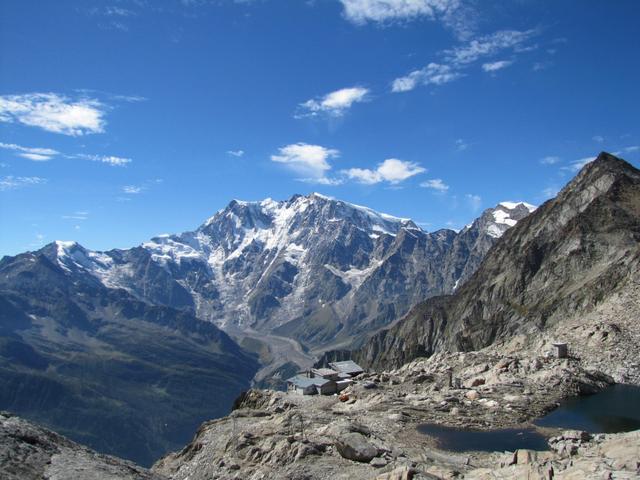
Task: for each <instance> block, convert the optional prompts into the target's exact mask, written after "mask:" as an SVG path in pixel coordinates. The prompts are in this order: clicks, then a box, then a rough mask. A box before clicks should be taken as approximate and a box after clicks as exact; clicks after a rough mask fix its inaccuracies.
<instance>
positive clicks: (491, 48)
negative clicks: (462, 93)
mask: <svg viewBox="0 0 640 480" xmlns="http://www.w3.org/2000/svg"><path fill="white" fill-rule="evenodd" d="M537 33H538V31H537V30H535V29H531V30H525V31H520V30H500V31H497V32H495V33H492V34H490V35H484V36H482V37H479V38H476V39H473V40H471V41H469V42H468V43H466V44H465V45H461V46H458V47H454V48H451V49H447V50H444V52H443V54H444V57H445V59H446V60H447V61H448V62H450V63H451V64H453V65H458V66H462V65H469V64H471V63H474V62H476V61H478V60H480V59H482V58H485V57H490V56H492V55H496V54H498V53H500V52H502V51H504V50H508V49H511V48H516V47H520V46H522V44H523V43H524V42H526V41H527V40H529V39H530V38H532V37H533V36H535V35H537Z"/></svg>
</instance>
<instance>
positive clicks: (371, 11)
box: [340, 0, 477, 38]
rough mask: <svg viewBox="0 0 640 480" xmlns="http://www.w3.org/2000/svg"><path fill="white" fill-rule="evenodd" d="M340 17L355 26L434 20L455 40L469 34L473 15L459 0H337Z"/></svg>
mask: <svg viewBox="0 0 640 480" xmlns="http://www.w3.org/2000/svg"><path fill="white" fill-rule="evenodd" d="M340 2H341V3H342V6H343V8H344V12H343V14H344V16H345V18H346V19H347V20H349V21H350V22H352V23H355V24H356V25H362V24H365V23H368V22H375V23H390V22H398V21H409V20H415V19H418V18H426V19H428V20H438V21H441V22H442V24H443V25H444V26H445V27H447V28H449V29H450V30H452V31H453V32H454V33H455V34H456V35H457V36H458V37H459V38H467V37H468V36H469V35H471V33H472V31H473V29H474V27H475V23H476V17H477V13H476V12H475V11H474V10H473V9H471V8H470V7H469V6H467V5H465V4H464V2H463V1H462V0H340Z"/></svg>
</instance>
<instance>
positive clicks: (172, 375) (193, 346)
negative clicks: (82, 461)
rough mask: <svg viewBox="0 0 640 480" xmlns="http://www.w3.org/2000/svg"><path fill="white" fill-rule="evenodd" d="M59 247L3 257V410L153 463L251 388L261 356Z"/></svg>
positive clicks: (80, 254) (0, 346) (0, 328)
mask: <svg viewBox="0 0 640 480" xmlns="http://www.w3.org/2000/svg"><path fill="white" fill-rule="evenodd" d="M48 248H49V249H51V248H52V247H48ZM75 248H77V249H78V251H76V252H74V254H75V255H77V258H79V259H82V258H83V256H84V255H86V252H85V251H81V250H79V249H80V248H81V247H79V246H78V247H75ZM50 254H51V252H47V251H46V250H45V251H42V252H38V253H35V254H33V253H26V254H22V255H18V256H16V257H13V258H4V259H3V260H2V261H0V305H1V306H2V308H1V313H0V409H6V410H11V411H13V412H15V413H18V414H20V415H22V416H24V417H26V418H29V419H32V420H36V421H38V422H40V423H42V424H44V425H47V426H49V427H51V428H55V429H56V431H59V432H60V433H62V434H64V435H67V436H69V437H70V438H73V439H74V440H77V441H80V442H82V443H84V444H87V445H89V446H91V447H92V448H95V449H97V450H99V451H101V452H106V453H110V454H116V455H118V456H121V457H125V458H129V459H132V460H135V461H136V462H138V463H141V464H146V465H149V464H150V463H151V462H152V461H153V460H154V459H155V458H157V457H158V456H160V455H161V454H163V453H164V452H166V451H168V450H170V449H174V448H176V447H178V446H180V445H181V444H183V443H184V442H186V441H187V440H188V439H189V438H190V437H191V434H192V432H193V431H194V429H195V428H196V427H197V425H199V424H200V423H201V422H202V421H204V420H205V419H208V418H211V417H216V416H221V415H224V414H225V413H227V412H228V409H229V406H230V405H231V403H232V401H233V399H234V398H235V396H236V395H237V394H238V392H240V391H241V390H243V389H246V387H248V385H249V381H250V380H251V378H252V377H253V375H254V373H255V371H256V370H257V361H256V360H255V359H254V357H252V356H250V355H249V354H247V353H246V352H244V351H243V350H242V349H241V348H240V347H238V345H237V344H235V343H234V342H233V341H232V340H231V339H230V338H229V337H228V336H227V335H226V334H224V333H223V332H221V331H220V330H219V329H218V328H216V327H215V326H214V325H213V324H211V323H208V322H203V321H201V320H198V319H197V318H196V317H194V316H193V314H191V313H189V311H186V310H185V311H182V310H177V309H173V308H170V307H165V306H152V305H149V304H148V303H143V302H141V301H140V300H138V299H136V298H135V297H133V296H132V295H131V294H129V293H127V292H126V291H125V290H121V289H120V290H118V289H110V288H106V287H105V286H104V285H103V284H102V283H101V282H99V281H98V280H97V279H96V278H95V277H94V276H93V275H90V274H87V273H85V272H83V271H82V270H81V269H79V271H77V272H71V271H68V270H65V269H64V268H62V267H61V266H60V265H59V264H58V263H57V261H56V262H55V263H54V262H53V261H52V260H51V259H50Z"/></svg>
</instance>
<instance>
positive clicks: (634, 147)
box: [623, 145, 640, 153]
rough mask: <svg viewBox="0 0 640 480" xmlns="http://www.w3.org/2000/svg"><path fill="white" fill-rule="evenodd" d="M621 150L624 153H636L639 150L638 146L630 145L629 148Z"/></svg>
mask: <svg viewBox="0 0 640 480" xmlns="http://www.w3.org/2000/svg"><path fill="white" fill-rule="evenodd" d="M623 150H624V151H625V152H626V153H631V152H637V151H639V150H640V146H639V145H632V146H630V147H625V148H624V149H623Z"/></svg>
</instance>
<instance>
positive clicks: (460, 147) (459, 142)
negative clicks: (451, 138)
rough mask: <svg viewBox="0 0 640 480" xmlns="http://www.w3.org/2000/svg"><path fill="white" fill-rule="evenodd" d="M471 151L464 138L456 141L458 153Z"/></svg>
mask: <svg viewBox="0 0 640 480" xmlns="http://www.w3.org/2000/svg"><path fill="white" fill-rule="evenodd" d="M468 149H469V143H468V142H467V141H466V140H465V139H464V138H458V139H457V140H456V150H457V151H458V152H464V151H465V150H468Z"/></svg>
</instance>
